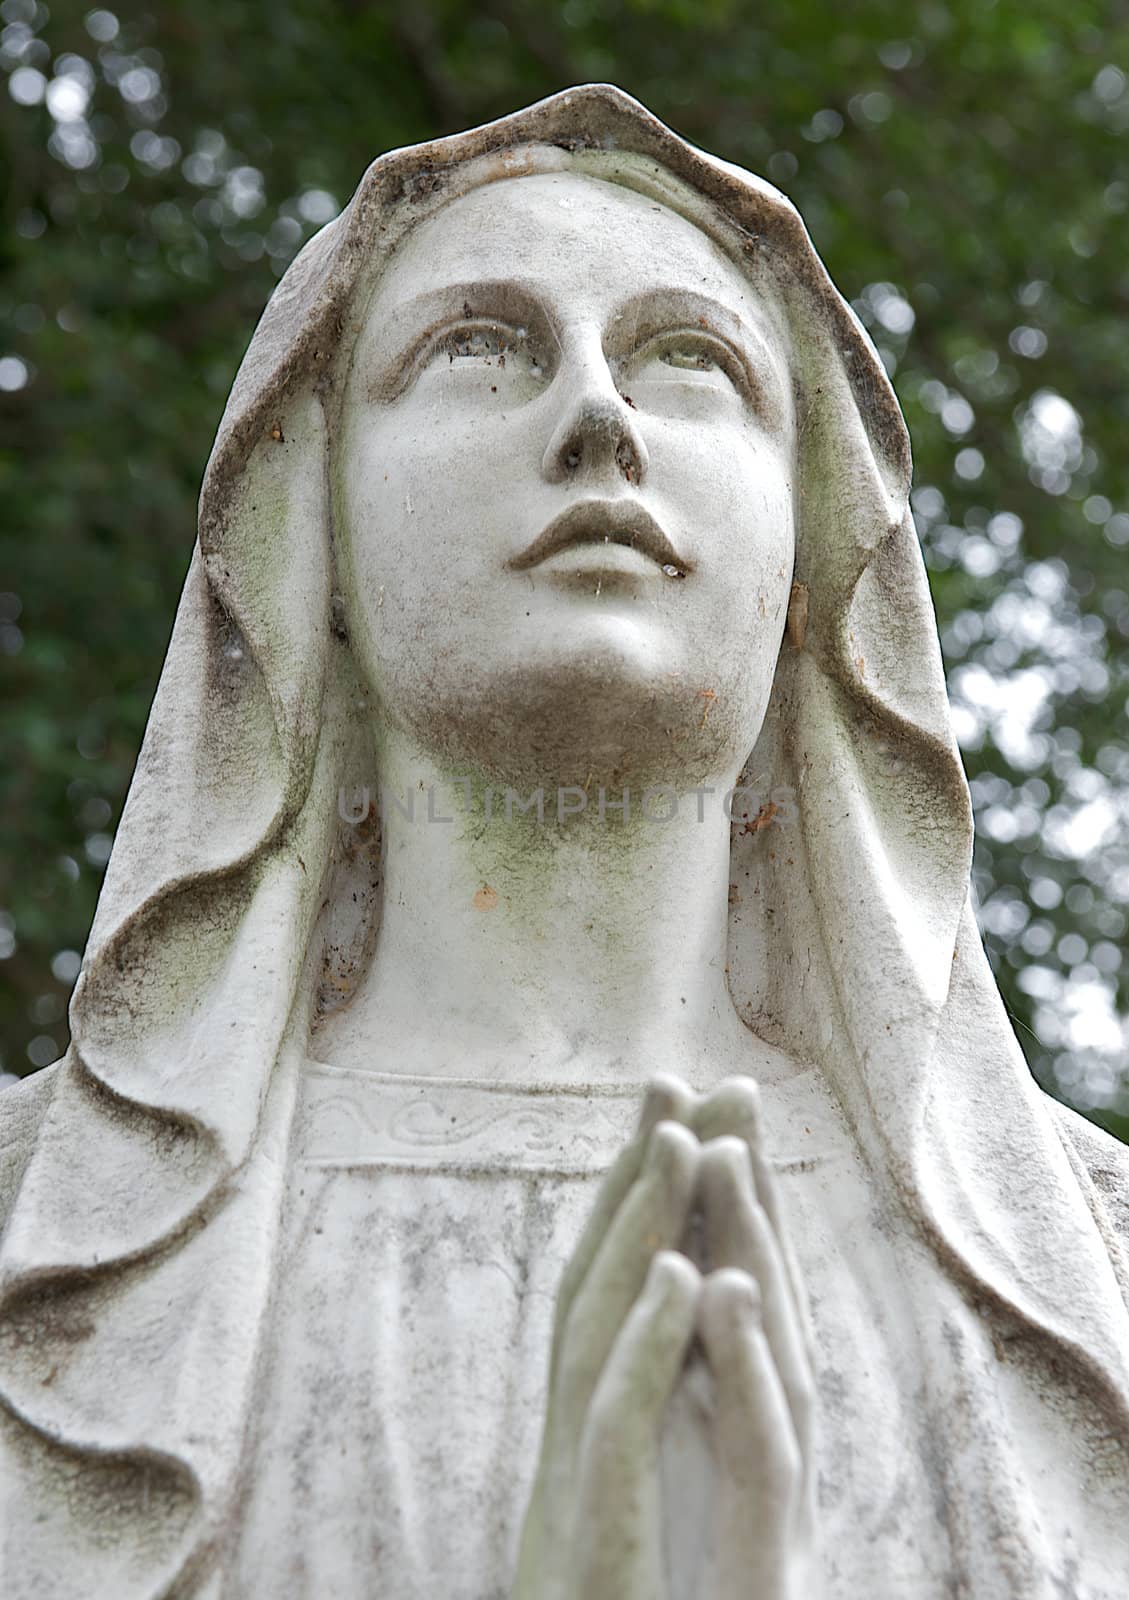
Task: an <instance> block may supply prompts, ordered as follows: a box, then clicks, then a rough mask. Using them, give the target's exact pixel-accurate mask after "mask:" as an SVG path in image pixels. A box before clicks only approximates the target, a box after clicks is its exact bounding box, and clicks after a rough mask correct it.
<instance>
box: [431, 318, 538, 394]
mask: <svg viewBox="0 0 1129 1600" xmlns="http://www.w3.org/2000/svg"><path fill="white" fill-rule="evenodd" d="M429 357H430V360H431V361H434V360H436V359H440V360H442V359H445V360H446V362H447V365H448V366H449V367H452V368H462V369H463V370H468V369H469V370H473V371H479V370H481V371H483V372H486V371H492V372H493V373H494V374H496V376H495V377H492V378H491V382H492V383H496V382H497V381H498V377H500V376H501V375H502V374H506V375H507V379H508V380H510V381H512V379H513V378H515V377H519V378H524V379H528V380H531V381H532V382H534V383H536V382H538V381H539V380H541V379H543V378H545V377H546V376H547V368H546V362H545V359H544V357H543V356H542V354H541V351H540V349H539V348H538V346H537V344H536V343H535V342H534V341H533V340H532V339H531V338H530V336H529V331H528V329H526V328H523V327H511V326H509V325H508V324H506V323H501V322H468V323H460V324H458V325H456V326H454V327H450V328H447V329H445V330H444V331H443V333H442V334H440V335H439V337H438V338H437V339H436V341H435V342H434V344H433V345H432V347H431V350H430V352H429Z"/></svg>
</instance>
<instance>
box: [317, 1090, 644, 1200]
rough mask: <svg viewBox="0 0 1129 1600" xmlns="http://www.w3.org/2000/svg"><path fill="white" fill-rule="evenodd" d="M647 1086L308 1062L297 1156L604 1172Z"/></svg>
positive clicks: (320, 1160)
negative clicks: (502, 1079)
mask: <svg viewBox="0 0 1129 1600" xmlns="http://www.w3.org/2000/svg"><path fill="white" fill-rule="evenodd" d="M644 1089H645V1084H644V1083H642V1082H640V1083H630V1084H623V1085H619V1084H617V1085H614V1086H609V1085H605V1084H595V1085H591V1086H585V1087H583V1088H577V1087H575V1086H572V1085H568V1086H563V1085H555V1084H553V1085H525V1084H522V1085H516V1084H509V1083H493V1082H477V1081H475V1080H471V1079H451V1078H420V1077H407V1076H398V1075H390V1074H386V1073H377V1072H357V1071H353V1070H349V1069H345V1068H340V1067H329V1066H325V1065H323V1064H321V1063H319V1062H309V1063H307V1065H306V1068H305V1070H304V1073H303V1077H302V1089H301V1098H300V1103H299V1108H298V1113H297V1118H296V1124H295V1131H294V1139H295V1154H296V1156H297V1159H298V1160H300V1161H302V1162H305V1163H310V1164H316V1165H317V1166H319V1167H326V1166H357V1165H370V1164H371V1165H382V1166H383V1165H388V1166H394V1167H404V1166H408V1167H425V1168H429V1169H433V1170H434V1169H442V1170H449V1171H457V1170H465V1171H468V1172H471V1171H477V1172H482V1171H490V1170H497V1171H507V1170H515V1171H534V1172H538V1171H540V1172H552V1173H559V1174H561V1175H563V1176H567V1175H569V1174H577V1175H580V1174H586V1173H596V1172H603V1171H604V1170H605V1169H606V1168H607V1167H608V1166H610V1164H611V1162H612V1161H613V1160H614V1159H615V1157H616V1155H617V1154H618V1153H619V1151H620V1150H621V1149H622V1147H623V1145H624V1144H625V1142H626V1141H627V1139H628V1138H629V1137H630V1134H631V1130H632V1127H633V1126H634V1124H635V1120H636V1117H637V1116H638V1113H639V1108H640V1106H641V1104H642V1100H643V1093H644Z"/></svg>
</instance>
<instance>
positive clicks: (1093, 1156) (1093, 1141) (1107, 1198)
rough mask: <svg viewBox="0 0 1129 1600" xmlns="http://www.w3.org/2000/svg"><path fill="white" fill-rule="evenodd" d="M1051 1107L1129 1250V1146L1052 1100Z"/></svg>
mask: <svg viewBox="0 0 1129 1600" xmlns="http://www.w3.org/2000/svg"><path fill="white" fill-rule="evenodd" d="M1048 1103H1049V1106H1050V1109H1051V1117H1052V1120H1053V1121H1054V1123H1055V1125H1056V1127H1057V1128H1058V1132H1059V1137H1060V1138H1061V1139H1062V1141H1063V1143H1064V1144H1065V1145H1066V1148H1067V1153H1068V1154H1072V1155H1073V1157H1074V1159H1075V1161H1076V1162H1080V1163H1081V1164H1082V1166H1084V1167H1085V1169H1086V1171H1087V1172H1088V1173H1089V1176H1090V1181H1091V1183H1092V1184H1093V1186H1094V1188H1095V1190H1096V1191H1097V1194H1098V1197H1099V1199H1100V1200H1101V1203H1102V1206H1103V1208H1104V1210H1105V1212H1106V1215H1107V1216H1108V1217H1109V1220H1110V1222H1111V1223H1112V1224H1113V1226H1114V1228H1115V1230H1116V1232H1117V1234H1118V1235H1119V1237H1120V1239H1121V1243H1122V1247H1123V1248H1124V1249H1126V1250H1129V1145H1127V1144H1123V1143H1122V1141H1121V1140H1120V1139H1117V1138H1115V1137H1114V1135H1113V1134H1112V1133H1107V1132H1106V1130H1105V1129H1104V1128H1099V1127H1098V1125H1097V1124H1096V1123H1094V1122H1090V1121H1088V1120H1087V1118H1085V1117H1083V1116H1080V1115H1079V1113H1078V1112H1077V1111H1072V1110H1071V1109H1070V1107H1069V1106H1064V1105H1061V1104H1060V1103H1059V1101H1057V1100H1051V1099H1050V1098H1049V1097H1048Z"/></svg>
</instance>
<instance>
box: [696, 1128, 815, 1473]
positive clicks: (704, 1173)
mask: <svg viewBox="0 0 1129 1600" xmlns="http://www.w3.org/2000/svg"><path fill="white" fill-rule="evenodd" d="M698 1194H699V1196H700V1200H701V1207H702V1214H703V1220H704V1228H705V1239H706V1249H707V1252H708V1258H709V1261H710V1264H711V1266H712V1267H714V1268H721V1269H724V1268H736V1269H738V1270H740V1271H742V1272H744V1273H746V1274H747V1275H748V1276H749V1277H750V1278H752V1279H753V1280H754V1281H755V1283H756V1285H757V1287H758V1290H759V1297H760V1304H761V1322H762V1324H763V1328H764V1334H765V1337H766V1338H767V1340H768V1344H769V1348H770V1350H771V1353H772V1358H773V1362H774V1364H775V1368H776V1371H777V1373H778V1375H779V1379H780V1382H781V1384H782V1386H783V1389H784V1393H785V1395H786V1397H787V1400H788V1406H789V1410H790V1412H791V1417H792V1424H793V1427H794V1428H795V1431H796V1436H797V1438H798V1439H799V1441H800V1445H801V1448H802V1449H803V1450H804V1452H805V1455H806V1453H807V1447H808V1444H809V1441H810V1438H811V1427H812V1415H813V1409H814V1402H813V1393H812V1389H813V1385H812V1377H811V1365H810V1361H809V1358H808V1348H807V1337H806V1330H805V1328H804V1324H803V1321H802V1316H803V1313H802V1311H801V1310H800V1308H799V1307H798V1306H797V1305H796V1303H795V1299H794V1297H793V1294H792V1285H791V1281H790V1279H789V1275H788V1272H787V1269H786V1267H785V1263H784V1260H783V1257H782V1255H781V1252H780V1247H779V1241H778V1239H777V1236H776V1234H775V1232H774V1230H773V1228H772V1226H771V1224H770V1222H769V1219H768V1216H767V1214H766V1212H765V1210H764V1207H763V1206H762V1205H760V1204H759V1203H758V1196H757V1194H756V1193H755V1192H754V1189H753V1180H752V1174H751V1172H750V1169H749V1161H748V1151H747V1147H746V1145H745V1144H744V1142H743V1141H742V1140H740V1139H736V1138H724V1139H715V1140H714V1141H713V1142H712V1143H711V1144H708V1145H707V1146H706V1147H705V1148H704V1149H703V1151H702V1155H701V1159H700V1162H699V1167H698Z"/></svg>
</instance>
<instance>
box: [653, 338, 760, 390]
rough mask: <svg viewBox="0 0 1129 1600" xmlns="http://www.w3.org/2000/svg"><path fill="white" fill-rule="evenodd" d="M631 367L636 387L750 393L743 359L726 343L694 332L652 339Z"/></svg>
mask: <svg viewBox="0 0 1129 1600" xmlns="http://www.w3.org/2000/svg"><path fill="white" fill-rule="evenodd" d="M627 366H628V368H629V370H630V372H631V381H632V383H633V384H635V385H636V386H641V385H643V384H645V383H648V382H650V383H654V384H661V383H664V382H666V383H679V384H687V383H689V384H694V385H698V384H700V385H702V386H703V387H712V388H714V389H717V388H719V387H720V388H722V389H736V390H738V391H739V392H740V393H741V394H743V395H746V396H747V395H748V394H749V391H750V384H749V376H748V372H747V371H746V368H745V365H744V363H743V361H742V360H741V358H740V356H739V355H738V354H737V352H736V351H735V350H733V349H732V348H731V347H730V346H729V345H728V344H727V343H725V342H724V341H723V340H721V339H718V338H715V337H714V336H713V335H712V334H708V333H702V332H700V331H698V330H697V329H692V328H674V329H671V330H670V331H668V332H664V333H661V334H658V335H656V337H654V338H652V339H649V340H648V341H647V342H646V344H644V345H643V346H642V347H641V348H640V349H638V350H637V351H636V352H635V354H634V355H633V356H632V357H631V359H630V361H629V362H628V363H627Z"/></svg>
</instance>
